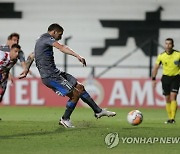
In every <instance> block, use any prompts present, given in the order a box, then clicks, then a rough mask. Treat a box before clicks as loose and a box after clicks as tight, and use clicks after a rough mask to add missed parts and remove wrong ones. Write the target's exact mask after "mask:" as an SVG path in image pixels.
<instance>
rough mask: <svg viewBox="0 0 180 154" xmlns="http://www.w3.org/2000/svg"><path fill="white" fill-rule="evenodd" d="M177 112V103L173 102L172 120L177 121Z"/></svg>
mask: <svg viewBox="0 0 180 154" xmlns="http://www.w3.org/2000/svg"><path fill="white" fill-rule="evenodd" d="M176 110H177V102H176V101H175V100H174V101H171V119H175V116H176Z"/></svg>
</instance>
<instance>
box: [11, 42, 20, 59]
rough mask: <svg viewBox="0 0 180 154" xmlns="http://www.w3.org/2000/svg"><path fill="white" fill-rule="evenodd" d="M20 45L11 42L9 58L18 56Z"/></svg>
mask: <svg viewBox="0 0 180 154" xmlns="http://www.w3.org/2000/svg"><path fill="white" fill-rule="evenodd" d="M20 50H21V46H20V45H19V44H13V45H12V46H11V49H10V59H11V60H15V59H17V57H18V54H19V51H20Z"/></svg>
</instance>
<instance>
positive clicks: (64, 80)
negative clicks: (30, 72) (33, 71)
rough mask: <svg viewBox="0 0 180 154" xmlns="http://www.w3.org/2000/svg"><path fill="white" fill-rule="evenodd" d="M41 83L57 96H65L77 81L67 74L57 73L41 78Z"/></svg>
mask: <svg viewBox="0 0 180 154" xmlns="http://www.w3.org/2000/svg"><path fill="white" fill-rule="evenodd" d="M42 82H43V83H44V84H45V85H46V86H47V87H49V88H51V89H52V90H53V91H54V92H55V93H57V94H58V95H62V96H66V95H67V94H69V93H70V92H71V91H72V90H73V89H74V87H75V86H76V84H77V79H76V78H75V77H73V76H72V75H70V74H68V73H65V72H59V73H55V74H52V75H51V76H50V77H48V78H43V79H42Z"/></svg>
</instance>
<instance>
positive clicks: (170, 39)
mask: <svg viewBox="0 0 180 154" xmlns="http://www.w3.org/2000/svg"><path fill="white" fill-rule="evenodd" d="M166 41H171V43H172V45H173V46H174V40H173V39H172V38H167V39H166Z"/></svg>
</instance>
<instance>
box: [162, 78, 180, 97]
mask: <svg viewBox="0 0 180 154" xmlns="http://www.w3.org/2000/svg"><path fill="white" fill-rule="evenodd" d="M161 82H162V89H163V95H165V96H166V95H169V94H170V92H175V93H178V91H179V86H180V75H176V76H167V75H163V76H162V78H161Z"/></svg>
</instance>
